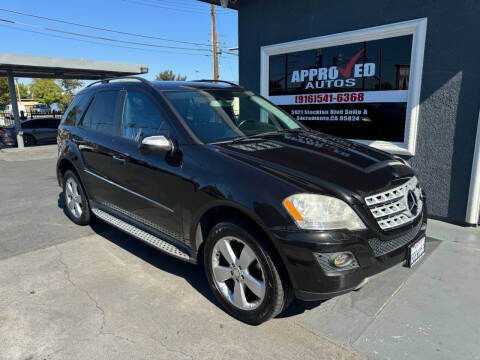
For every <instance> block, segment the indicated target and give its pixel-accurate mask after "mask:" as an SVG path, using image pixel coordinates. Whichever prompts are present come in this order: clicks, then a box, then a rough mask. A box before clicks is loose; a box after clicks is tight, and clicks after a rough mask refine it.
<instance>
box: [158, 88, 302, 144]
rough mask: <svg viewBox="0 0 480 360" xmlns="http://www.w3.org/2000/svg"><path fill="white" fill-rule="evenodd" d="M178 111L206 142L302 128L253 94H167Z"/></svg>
mask: <svg viewBox="0 0 480 360" xmlns="http://www.w3.org/2000/svg"><path fill="white" fill-rule="evenodd" d="M164 94H165V96H166V97H167V98H168V99H169V100H170V102H171V103H172V105H173V106H174V107H175V109H176V110H177V112H178V113H179V114H180V115H181V116H182V117H183V119H184V120H185V121H186V123H187V125H188V126H189V127H190V129H191V130H192V131H193V132H194V133H195V135H196V136H197V137H198V138H199V139H200V140H201V141H203V142H204V143H212V142H218V141H226V140H234V139H238V138H244V137H250V136H255V135H261V134H265V133H272V132H280V131H288V130H295V129H300V128H301V127H300V125H299V124H298V123H297V122H295V120H293V119H292V118H291V117H290V116H288V115H287V114H285V113H284V112H283V111H281V110H280V109H279V108H277V107H276V106H274V105H272V104H270V103H269V102H268V101H266V100H265V99H263V98H262V97H260V96H257V95H255V94H254V93H252V92H249V91H238V90H237V91H232V90H225V89H222V90H188V91H166V92H164Z"/></svg>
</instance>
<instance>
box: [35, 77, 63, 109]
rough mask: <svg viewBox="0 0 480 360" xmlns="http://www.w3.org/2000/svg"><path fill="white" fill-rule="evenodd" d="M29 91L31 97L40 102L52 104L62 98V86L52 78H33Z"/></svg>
mask: <svg viewBox="0 0 480 360" xmlns="http://www.w3.org/2000/svg"><path fill="white" fill-rule="evenodd" d="M30 92H31V93H32V97H33V99H34V100H36V101H38V102H39V103H42V104H47V105H52V104H53V103H58V102H61V101H62V100H64V96H63V90H62V88H61V87H60V86H58V85H57V84H55V80H53V79H33V81H32V83H31V84H30Z"/></svg>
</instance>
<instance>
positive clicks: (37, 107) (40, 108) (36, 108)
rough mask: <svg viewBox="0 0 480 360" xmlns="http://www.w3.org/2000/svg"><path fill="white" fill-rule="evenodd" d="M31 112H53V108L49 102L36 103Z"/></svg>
mask: <svg viewBox="0 0 480 360" xmlns="http://www.w3.org/2000/svg"><path fill="white" fill-rule="evenodd" d="M31 112H32V114H33V115H47V114H50V113H51V112H52V109H51V108H50V106H48V105H47V104H35V105H33V106H32V109H31Z"/></svg>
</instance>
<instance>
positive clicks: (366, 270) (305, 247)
mask: <svg viewBox="0 0 480 360" xmlns="http://www.w3.org/2000/svg"><path fill="white" fill-rule="evenodd" d="M425 231H426V216H425V214H424V216H420V217H419V219H418V220H417V221H416V222H414V223H412V224H410V225H409V226H406V227H405V228H404V229H402V231H401V233H400V232H399V233H398V235H397V236H394V237H392V238H391V239H389V240H385V239H383V240H382V239H379V238H378V234H376V233H375V232H373V231H370V230H366V231H362V232H349V231H328V232H315V231H311V232H305V231H274V235H275V237H276V243H277V244H278V246H279V250H280V251H281V254H282V256H283V258H284V263H285V265H286V268H287V271H288V273H289V275H290V279H291V282H292V284H293V287H294V289H295V295H296V297H297V298H299V299H301V300H323V299H328V298H331V297H334V296H337V295H341V294H344V293H347V292H349V291H351V290H355V289H357V288H359V287H361V286H362V285H363V284H364V283H365V282H366V279H368V278H369V277H371V276H373V275H375V274H378V273H380V272H382V271H384V270H386V269H388V268H390V267H392V266H394V265H396V264H398V263H401V262H402V261H404V260H406V257H407V249H408V246H409V245H410V244H412V243H414V242H415V241H417V240H418V239H420V238H422V237H423V236H425ZM345 251H350V252H351V253H353V255H354V256H355V258H356V261H357V262H358V267H356V268H353V269H346V270H341V269H334V268H332V267H328V266H325V264H322V265H321V264H320V261H319V260H318V259H319V256H318V255H317V256H316V255H315V253H317V254H318V253H319V254H324V253H336V252H345Z"/></svg>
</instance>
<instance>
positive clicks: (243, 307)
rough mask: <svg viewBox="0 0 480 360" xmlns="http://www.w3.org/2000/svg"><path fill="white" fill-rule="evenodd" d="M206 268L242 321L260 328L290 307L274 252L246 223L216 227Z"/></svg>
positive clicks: (208, 242) (286, 284) (230, 310)
mask: <svg viewBox="0 0 480 360" xmlns="http://www.w3.org/2000/svg"><path fill="white" fill-rule="evenodd" d="M257 239H258V240H257ZM204 266H205V272H206V274H207V279H208V282H209V285H210V288H211V289H212V291H213V293H214V295H215V297H216V298H217V300H218V301H219V302H220V304H221V305H222V306H223V308H224V309H225V310H226V311H227V312H228V313H229V314H230V315H232V316H233V317H235V318H237V319H238V320H240V321H243V322H245V323H248V324H252V325H258V324H261V323H263V322H265V321H267V320H269V319H270V318H272V317H275V316H276V315H278V314H279V313H280V312H281V311H282V310H283V309H284V307H286V305H288V304H287V303H288V301H289V300H288V299H289V296H288V295H289V292H290V284H289V281H288V278H287V277H286V276H285V275H283V271H282V267H281V265H280V263H279V262H278V260H277V259H276V258H275V256H274V252H273V250H272V249H270V247H269V246H268V245H267V244H264V243H263V242H261V235H259V234H258V233H257V232H256V231H255V230H254V229H252V228H251V227H249V226H248V225H246V224H241V223H239V224H237V223H235V222H223V223H220V224H218V225H216V226H214V227H213V229H212V230H211V231H210V234H209V235H208V238H207V240H206V243H205V251H204ZM282 275H283V276H282Z"/></svg>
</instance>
